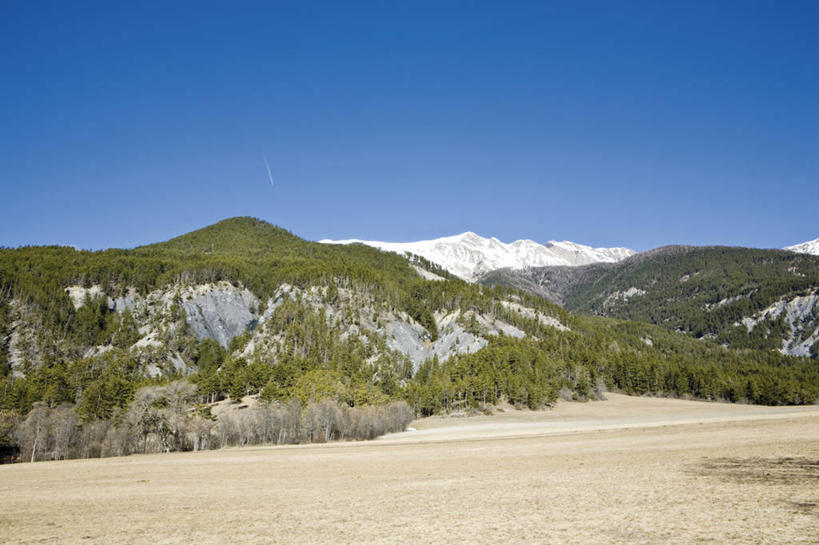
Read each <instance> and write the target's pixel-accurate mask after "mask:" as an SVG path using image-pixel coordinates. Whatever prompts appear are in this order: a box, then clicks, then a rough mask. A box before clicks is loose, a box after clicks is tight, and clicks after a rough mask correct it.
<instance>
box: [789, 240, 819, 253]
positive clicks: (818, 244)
mask: <svg viewBox="0 0 819 545" xmlns="http://www.w3.org/2000/svg"><path fill="white" fill-rule="evenodd" d="M785 249H786V250H790V251H792V252H798V253H800V254H813V255H819V238H817V239H815V240H809V241H807V242H803V243H802V244H797V245H795V246H788V247H786V248H785Z"/></svg>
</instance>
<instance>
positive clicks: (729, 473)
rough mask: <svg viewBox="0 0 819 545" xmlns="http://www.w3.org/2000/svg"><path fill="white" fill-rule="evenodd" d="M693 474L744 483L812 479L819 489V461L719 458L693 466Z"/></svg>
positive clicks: (793, 481) (808, 480)
mask: <svg viewBox="0 0 819 545" xmlns="http://www.w3.org/2000/svg"><path fill="white" fill-rule="evenodd" d="M691 471H692V472H693V473H695V474H697V475H704V476H708V477H718V478H721V479H729V480H733V481H737V482H740V483H771V484H775V483H776V484H780V483H781V484H794V483H801V482H810V481H811V480H812V481H813V482H815V483H816V485H817V486H819V460H816V459H810V458H789V457H784V458H715V459H713V460H705V461H703V462H700V463H698V464H695V465H693V466H692V467H691Z"/></svg>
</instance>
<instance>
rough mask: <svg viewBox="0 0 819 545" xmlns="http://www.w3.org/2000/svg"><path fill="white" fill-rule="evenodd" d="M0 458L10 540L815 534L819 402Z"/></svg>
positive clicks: (423, 424) (605, 539)
mask: <svg viewBox="0 0 819 545" xmlns="http://www.w3.org/2000/svg"><path fill="white" fill-rule="evenodd" d="M413 427H415V428H416V431H410V432H405V433H401V434H394V435H391V436H388V437H384V438H381V439H379V440H377V441H372V442H361V443H334V444H326V445H305V446H291V447H265V448H243V449H230V450H221V451H211V452H200V453H180V454H166V455H145V456H131V457H127V458H109V459H103V460H76V461H66V462H48V463H37V464H17V465H13V466H2V467H0V501H2V510H0V542H3V543H100V544H103V543H104V544H126V543H129V544H130V543H151V544H162V543H185V544H187V543H192V544H199V543H514V542H524V543H560V544H564V543H652V544H654V543H663V544H674V543H715V544H722V543H754V544H757V543H783V544H785V543H787V544H795V543H819V407H815V406H814V407H799V408H765V407H751V406H740V405H728V404H717V403H700V402H689V401H676V400H663V399H650V398H630V397H626V396H620V395H615V394H610V395H609V400H608V401H605V402H594V403H585V404H584V403H562V402H561V403H559V404H558V406H557V407H556V408H555V409H554V410H552V411H547V412H528V411H524V412H518V411H510V412H505V413H499V414H496V415H494V416H486V417H473V418H430V419H425V420H422V421H418V422H415V423H413Z"/></svg>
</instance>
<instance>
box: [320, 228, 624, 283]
mask: <svg viewBox="0 0 819 545" xmlns="http://www.w3.org/2000/svg"><path fill="white" fill-rule="evenodd" d="M319 242H321V243H324V244H365V245H367V246H372V247H375V248H379V249H381V250H384V251H388V252H396V253H399V254H415V255H420V256H422V257H424V258H426V259H428V260H430V261H431V262H433V263H436V264H438V265H440V266H441V267H443V268H444V269H446V270H448V271H449V272H451V273H452V274H454V275H456V276H458V277H460V278H463V279H464V280H467V281H469V282H474V281H475V280H477V278H478V277H480V276H481V275H482V274H484V273H487V272H489V271H493V270H495V269H501V268H505V267H509V268H512V269H524V268H527V267H541V266H547V265H567V266H578V265H588V264H591V263H613V262H615V261H620V260H621V259H625V258H626V257H629V256H631V255H634V254H635V252H634V250H630V249H628V248H592V247H591V246H585V245H583V244H577V243H574V242H569V241H563V242H558V241H554V240H552V241H549V242H548V243H546V244H539V243H537V242H535V241H533V240H516V241H515V242H511V243H504V242H501V241H500V240H498V239H496V238H494V237H493V238H484V237H481V236H479V235H476V234H475V233H472V232H466V233H462V234H460V235H455V236H451V237H443V238H437V239H433V240H420V241H417V242H380V241H374V240H359V239H349V240H329V239H325V240H320V241H319Z"/></svg>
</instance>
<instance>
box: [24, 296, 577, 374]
mask: <svg viewBox="0 0 819 545" xmlns="http://www.w3.org/2000/svg"><path fill="white" fill-rule="evenodd" d="M118 291H119V293H120V294H119V295H115V296H114V295H112V296H109V295H108V294H106V293H105V292H104V291H103V289H102V288H101V287H100V286H91V287H81V286H71V287H69V288H67V289H66V293H67V294H68V295H69V297H70V298H71V302H72V304H73V305H74V306H75V308H77V309H80V308H81V307H82V306H83V305H85V304H89V303H90V302H92V301H94V302H95V304H97V303H96V301H99V300H100V298H102V300H103V301H104V304H106V305H107V308H108V309H109V310H110V311H113V312H117V313H120V314H122V313H124V312H126V311H127V312H128V314H129V315H130V316H132V317H133V319H134V320H135V322H136V326H137V327H138V332H139V335H138V338H137V339H136V341H135V342H134V343H133V344H132V345H131V346H130V348H129V350H130V352H131V353H132V354H134V355H135V356H136V357H138V358H140V359H145V360H146V362H148V364H149V369H151V374H154V375H160V374H163V373H177V372H182V373H185V372H187V371H189V370H191V369H193V367H192V365H193V362H192V361H191V360H190V359H189V358H187V357H186V355H185V353H184V350H183V349H182V348H180V346H181V345H180V343H179V341H174V340H173V339H178V338H179V336H180V335H191V336H192V337H194V338H195V339H197V340H204V339H212V340H214V341H216V342H217V343H219V345H220V346H222V347H223V348H228V347H229V346H230V343H231V340H233V339H234V338H236V337H237V336H239V335H243V334H248V335H249V338H248V339H247V342H246V343H244V344H243V345H242V346H241V347H240V348H239V349H238V350H239V353H237V354H236V355H241V356H244V357H246V358H247V359H248V361H252V360H253V359H255V358H262V359H265V360H268V361H271V362H273V361H276V360H277V359H278V358H280V357H283V353H284V352H286V351H287V350H288V347H287V345H288V343H289V342H290V340H288V339H285V334H284V332H283V330H282V323H286V322H287V320H288V319H289V318H287V319H284V320H283V319H282V316H280V315H279V314H278V313H280V312H282V309H283V308H284V307H283V305H284V304H285V303H288V305H286V306H288V309H287V310H286V312H288V313H293V312H296V310H298V309H302V310H301V311H299V312H304V313H312V316H314V317H316V316H318V317H320V319H321V320H323V321H324V326H320V325H316V326H315V327H320V328H325V329H326V330H327V331H330V332H331V335H334V336H335V337H336V338H337V339H338V342H343V341H344V340H345V339H349V338H355V339H356V340H358V341H360V342H363V343H365V344H369V345H371V346H373V347H374V356H373V358H372V359H373V360H375V359H377V358H378V355H379V354H380V353H386V352H389V353H397V354H401V355H403V357H406V358H407V360H408V361H409V362H411V364H412V367H413V368H414V369H417V368H418V367H419V366H420V365H421V364H422V363H423V362H424V361H425V360H428V359H433V358H438V360H439V361H445V360H447V359H449V358H451V357H452V356H454V355H456V354H466V353H473V352H477V351H478V350H480V349H482V348H483V347H485V346H486V345H487V342H488V339H489V338H490V337H492V336H497V335H505V336H510V337H515V338H521V337H524V336H525V333H524V332H523V331H522V330H520V329H519V328H517V327H515V326H514V325H512V324H510V323H507V322H505V321H504V320H503V319H501V318H499V317H498V316H496V315H494V314H491V313H489V314H482V313H479V312H476V311H472V310H470V311H466V312H462V311H454V312H447V311H438V312H436V313H434V319H435V324H436V326H437V332H438V336H437V338H435V339H433V338H432V337H431V334H430V332H429V331H427V330H426V329H425V328H424V327H423V326H422V325H421V324H419V323H418V322H416V321H415V320H413V319H412V318H411V317H410V316H409V315H407V314H406V313H404V312H401V311H397V310H395V309H393V308H387V307H385V306H383V304H379V303H378V302H377V301H376V300H374V299H373V298H372V297H371V296H369V295H368V294H366V293H363V292H359V291H356V290H352V289H344V288H339V289H338V290H337V294H336V295H334V296H333V297H329V296H328V292H327V288H326V287H319V286H313V287H309V288H305V289H302V288H298V287H295V286H291V285H289V284H283V285H281V286H279V288H278V289H277V290H276V291H275V292H274V294H273V295H272V296H271V297H270V298H268V299H267V301H259V299H258V298H257V297H256V296H255V295H254V294H253V293H252V292H250V291H249V290H248V289H246V288H244V287H243V286H236V285H233V284H231V283H229V282H217V283H207V284H199V285H176V286H170V287H168V288H166V289H164V290H157V291H153V292H150V293H148V294H147V295H140V294H139V293H138V292H137V291H136V290H135V289H132V288H128V289H124V290H122V289H121V290H118ZM95 298H96V299H95ZM18 307H19V308H18ZM15 308H17V312H16V316H17V320H16V321H15V322H14V323H13V324H12V328H11V331H12V334H11V339H10V343H8V344H9V347H10V349H9V353H10V361H11V363H12V368H13V369H14V370H15V372H16V373H17V374H23V373H24V367H25V366H24V362H35V363H36V361H37V360H38V359H39V358H40V357H42V350H40V349H39V348H38V344H37V339H36V335H34V334H33V332H34V331H35V328H32V327H31V326H32V324H34V323H35V322H36V320H37V319H38V318H37V315H36V313H31V312H26V310H25V308H24V307H23V306H22V305H21V304H18V305H17V306H16V307H15ZM500 308H502V309H505V310H507V311H511V312H513V313H515V315H519V316H523V317H525V318H527V319H533V320H537V321H538V322H539V323H540V324H542V325H547V326H550V327H555V328H557V329H561V330H566V329H568V328H566V327H565V326H564V325H563V324H562V323H560V321H558V320H557V319H556V318H554V317H551V316H545V315H542V314H540V313H538V312H536V311H535V310H533V309H529V308H527V307H525V306H523V305H521V304H520V303H517V302H513V301H504V302H502V304H501V305H500ZM294 309H296V310H294ZM181 324H184V327H182V325H181ZM308 334H310V333H309V332H308ZM183 344H184V343H183ZM111 348H112V347H111V346H94V347H91V348H89V349H88V350H86V352H85V353H84V354H78V356H84V357H88V356H91V355H98V354H102V353H105V352H106V351H108V350H110V349H111Z"/></svg>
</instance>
